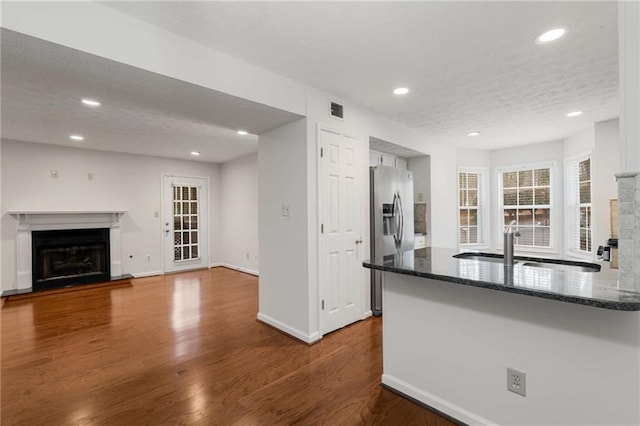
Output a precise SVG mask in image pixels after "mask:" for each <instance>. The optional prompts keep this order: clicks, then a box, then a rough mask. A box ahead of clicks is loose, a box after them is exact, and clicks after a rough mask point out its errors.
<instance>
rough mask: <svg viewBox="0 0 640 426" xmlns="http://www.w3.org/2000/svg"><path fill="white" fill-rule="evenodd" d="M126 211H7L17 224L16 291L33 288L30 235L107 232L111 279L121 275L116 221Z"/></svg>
mask: <svg viewBox="0 0 640 426" xmlns="http://www.w3.org/2000/svg"><path fill="white" fill-rule="evenodd" d="M125 213H126V210H95V211H91V210H86V211H77V210H75V211H59V210H50V211H47V210H9V211H7V212H6V214H8V215H11V216H13V217H14V218H16V220H17V227H18V235H17V240H16V245H17V247H16V266H17V268H16V272H17V277H16V289H18V290H22V289H29V288H31V286H32V284H33V279H32V272H31V271H32V270H31V256H32V252H31V249H32V247H31V245H32V239H31V232H32V231H48V230H56V229H83V228H84V229H86V228H109V239H110V252H111V253H110V254H111V256H110V257H111V259H110V261H111V276H112V277H115V276H120V275H122V274H123V271H122V237H121V231H120V219H121V218H122V216H123V215H124V214H125Z"/></svg>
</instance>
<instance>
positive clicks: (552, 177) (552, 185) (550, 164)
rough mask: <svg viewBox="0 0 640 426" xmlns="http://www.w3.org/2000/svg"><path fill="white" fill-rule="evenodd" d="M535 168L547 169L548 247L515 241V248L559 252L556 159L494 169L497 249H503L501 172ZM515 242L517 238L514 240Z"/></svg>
mask: <svg viewBox="0 0 640 426" xmlns="http://www.w3.org/2000/svg"><path fill="white" fill-rule="evenodd" d="M535 169H549V202H550V204H549V209H550V210H551V211H550V212H549V217H550V218H551V224H550V225H549V228H550V229H549V246H548V247H540V246H521V245H518V244H517V243H516V245H515V249H516V250H517V251H518V252H521V253H522V252H529V253H543V254H559V253H558V247H557V243H556V233H557V232H558V229H559V227H560V228H561V227H562V226H561V224H560V218H561V217H562V216H561V215H560V214H558V213H559V209H560V208H561V206H559V205H558V202H557V201H556V191H557V188H556V185H557V177H556V174H557V173H558V162H557V161H538V162H532V163H522V164H515V165H510V166H499V167H496V169H495V178H496V183H497V185H496V188H497V193H496V196H497V197H498V198H497V203H496V204H497V206H498V210H497V212H496V218H495V219H496V226H495V230H496V234H495V237H496V247H497V248H498V249H499V250H504V238H503V237H504V223H503V222H504V202H503V198H502V194H503V180H502V174H503V173H505V172H520V171H524V170H535ZM516 242H517V240H516Z"/></svg>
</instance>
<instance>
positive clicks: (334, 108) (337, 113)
mask: <svg viewBox="0 0 640 426" xmlns="http://www.w3.org/2000/svg"><path fill="white" fill-rule="evenodd" d="M329 115H330V116H331V117H333V118H339V119H340V120H342V119H343V118H344V106H342V105H340V104H339V103H337V102H331V107H330V109H329Z"/></svg>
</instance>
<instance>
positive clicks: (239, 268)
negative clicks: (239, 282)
mask: <svg viewBox="0 0 640 426" xmlns="http://www.w3.org/2000/svg"><path fill="white" fill-rule="evenodd" d="M218 266H222V267H224V268H229V269H235V270H236V271H240V272H244V273H245V274H250V275H255V276H256V277H258V276H260V273H259V272H258V271H254V270H253V269H247V268H243V267H241V266H236V265H232V264H230V263H225V262H216V263H212V264H211V268H217V267H218Z"/></svg>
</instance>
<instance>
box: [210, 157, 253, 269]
mask: <svg viewBox="0 0 640 426" xmlns="http://www.w3.org/2000/svg"><path fill="white" fill-rule="evenodd" d="M219 205H220V238H221V249H220V261H221V262H222V264H223V265H224V266H227V267H230V268H236V269H239V270H241V271H243V272H248V273H250V274H254V275H257V274H258V270H259V268H258V264H259V263H258V262H259V259H258V232H259V230H258V154H257V153H255V154H251V155H247V156H244V157H241V158H238V159H235V160H232V161H228V162H226V163H222V164H221V166H220V203H219Z"/></svg>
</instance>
